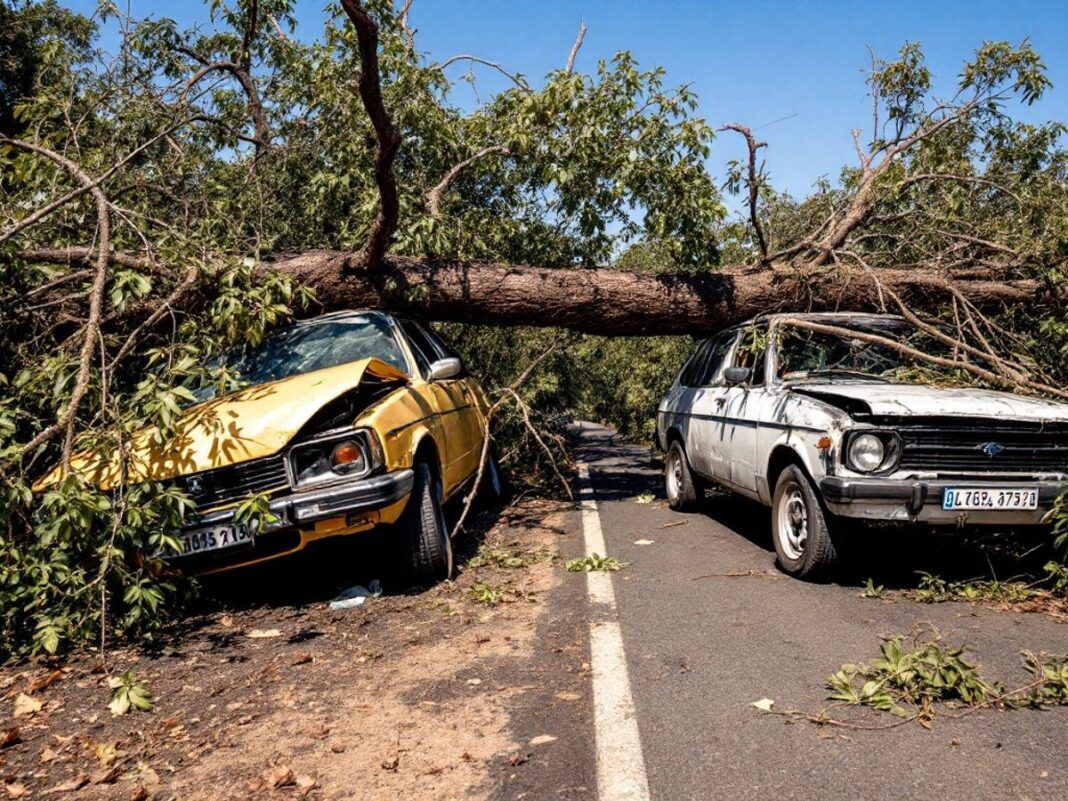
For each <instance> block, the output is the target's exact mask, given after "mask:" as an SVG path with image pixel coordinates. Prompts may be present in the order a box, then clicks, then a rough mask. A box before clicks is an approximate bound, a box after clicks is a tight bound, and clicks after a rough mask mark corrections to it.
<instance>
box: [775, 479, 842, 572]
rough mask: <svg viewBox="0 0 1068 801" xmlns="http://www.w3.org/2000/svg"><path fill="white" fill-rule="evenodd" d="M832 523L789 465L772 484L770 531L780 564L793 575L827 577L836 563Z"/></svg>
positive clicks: (814, 494)
mask: <svg viewBox="0 0 1068 801" xmlns="http://www.w3.org/2000/svg"><path fill="white" fill-rule="evenodd" d="M831 526H832V522H831V520H830V519H829V515H828V514H827V513H826V512H825V511H824V509H823V506H822V505H821V504H820V502H819V498H818V497H816V491H815V489H814V488H813V487H812V482H810V481H809V480H808V477H807V476H806V475H805V474H804V472H803V471H802V470H801V468H800V467H797V466H796V465H788V466H787V467H786V468H785V469H784V470H783V471H782V473H781V474H780V475H779V480H778V482H776V484H775V497H774V499H773V500H772V506H771V530H772V537H773V539H774V540H775V553H776V554H777V555H778V557H779V565H780V566H781V567H782V569H783V570H785V571H786V572H787V573H789V574H790V575H792V576H796V577H797V578H804V579H813V578H820V577H824V576H826V575H827V574H828V573H830V572H831V570H832V569H833V568H834V567H835V566H836V565H837V563H838V552H837V550H836V549H835V546H834V539H833V536H832V529H831Z"/></svg>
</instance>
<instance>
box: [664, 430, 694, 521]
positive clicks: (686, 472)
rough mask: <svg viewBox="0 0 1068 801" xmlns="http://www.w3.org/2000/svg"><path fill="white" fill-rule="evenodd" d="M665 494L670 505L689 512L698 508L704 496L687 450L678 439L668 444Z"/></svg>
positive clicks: (676, 509) (665, 458)
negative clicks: (687, 456)
mask: <svg viewBox="0 0 1068 801" xmlns="http://www.w3.org/2000/svg"><path fill="white" fill-rule="evenodd" d="M664 494H665V495H666V496H667V500H668V506H670V507H671V508H672V509H674V510H675V511H676V512H689V511H692V510H694V509H696V508H697V505H698V504H699V503H700V502H701V499H702V498H703V497H704V491H703V490H702V488H701V485H700V484H699V483H697V482H696V481H695V480H694V476H693V473H691V472H690V462H689V460H688V459H687V458H686V451H685V450H683V447H682V443H681V442H679V441H678V440H677V439H675V440H672V441H671V444H670V445H669V446H668V451H667V456H665V457H664Z"/></svg>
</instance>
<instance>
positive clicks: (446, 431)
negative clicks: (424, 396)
mask: <svg viewBox="0 0 1068 801" xmlns="http://www.w3.org/2000/svg"><path fill="white" fill-rule="evenodd" d="M401 327H402V328H403V330H404V333H405V334H406V335H407V337H408V342H409V343H410V345H411V346H412V348H413V350H416V349H418V350H419V351H420V353H421V354H422V355H423V358H424V359H425V360H426V361H427V362H428V363H429V364H432V363H433V362H435V361H437V360H438V359H446V358H458V357H456V354H455V353H454V352H453V351H452V349H451V348H449V347H448V345H446V344H445V342H444V341H443V340H442V339H441V338H440V337H438V336H437V335H436V334H434V333H433V332H432V331H430V330H429V329H427V328H425V327H424V326H422V325H420V324H419V323H416V322H414V321H412V320H402V321H401ZM417 360H418V357H417ZM429 387H430V390H431V392H432V393H433V394H434V397H435V400H436V402H437V406H438V414H439V419H440V423H441V431H442V435H443V440H444V442H443V443H442V446H443V447H444V450H445V454H444V455H443V461H445V464H443V469H442V472H443V474H444V475H443V476H442V479H443V482H444V484H445V492H446V494H450V493H451V492H452V491H453V490H454V489H455V488H456V487H457V486H459V485H460V484H461V483H462V482H463V481H465V480H466V479H467V478H468V477H469V476H471V474H472V473H474V472H475V471H476V470H477V469H478V461H479V458H480V457H481V455H482V441H483V435H484V430H485V426H484V422H483V419H482V410H481V408H480V407H479V404H478V398H477V396H476V394H475V391H474V388H473V386H472V380H471V378H470V377H469V376H468V375H467V373H466V371H463V372H461V373H460V374H459V375H457V376H455V377H453V378H445V379H438V380H436V381H433V382H431V383H430V385H429Z"/></svg>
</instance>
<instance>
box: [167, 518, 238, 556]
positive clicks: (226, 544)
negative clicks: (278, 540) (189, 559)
mask: <svg viewBox="0 0 1068 801" xmlns="http://www.w3.org/2000/svg"><path fill="white" fill-rule="evenodd" d="M178 540H179V541H180V542H181V543H182V551H181V555H182V556H188V555H189V554H194V553H204V552H205V551H218V550H220V549H222V548H232V547H234V546H235V545H244V544H246V543H251V542H252V533H251V532H250V531H249V530H248V526H247V525H245V524H243V523H242V524H241V525H233V524H227V525H219V526H205V527H204V528H196V529H193V530H192V531H183V532H182V533H181V534H179V535H178Z"/></svg>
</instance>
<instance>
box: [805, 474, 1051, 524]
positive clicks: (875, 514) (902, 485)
mask: <svg viewBox="0 0 1068 801" xmlns="http://www.w3.org/2000/svg"><path fill="white" fill-rule="evenodd" d="M987 485H989V486H991V487H998V488H999V489H1000V488H1016V487H1019V488H1025V487H1037V488H1038V508H1037V509H1011V510H1009V509H1005V510H1001V509H998V510H993V509H992V510H978V511H961V510H947V509H943V508H942V497H943V495H944V493H945V490H946V488H948V487H983V486H987ZM819 488H820V492H821V494H822V495H823V500H824V502H825V503H826V504H827V507H828V508H829V509H830V510H831V511H832V512H833V513H834V514H836V515H839V516H841V517H851V518H858V519H862V520H881V521H892V522H920V523H931V524H933V525H940V524H941V525H961V524H962V523H963V524H969V525H997V524H1002V525H1038V524H1040V523H1043V522H1044V519H1045V517H1046V514H1047V512H1049V510H1050V508H1052V506H1053V504H1054V502H1055V501H1056V500H1057V498H1058V497H1059V496H1060V495H1061V493H1062V492H1064V491H1065V490H1068V481H1057V480H1049V479H1039V480H1027V479H1025V478H1020V477H1017V476H1013V477H1007V478H1005V479H997V478H991V477H988V476H984V477H982V478H967V477H961V478H955V479H946V478H939V479H889V478H886V479H883V478H843V477H841V476H827V477H825V478H823V479H821V480H820V482H819Z"/></svg>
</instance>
